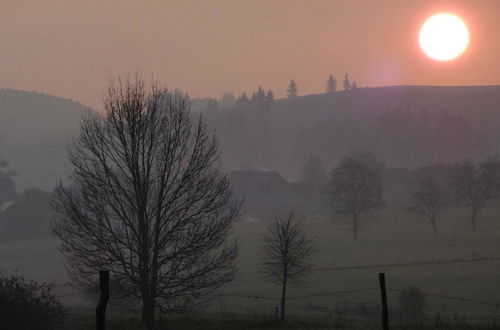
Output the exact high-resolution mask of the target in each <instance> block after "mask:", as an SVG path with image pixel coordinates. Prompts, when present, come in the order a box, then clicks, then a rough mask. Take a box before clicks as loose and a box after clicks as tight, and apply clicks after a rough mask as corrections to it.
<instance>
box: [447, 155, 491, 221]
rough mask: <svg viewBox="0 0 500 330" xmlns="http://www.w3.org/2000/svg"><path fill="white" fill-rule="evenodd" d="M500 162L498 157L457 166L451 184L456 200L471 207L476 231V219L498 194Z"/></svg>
mask: <svg viewBox="0 0 500 330" xmlns="http://www.w3.org/2000/svg"><path fill="white" fill-rule="evenodd" d="M499 178H500V162H499V160H498V159H497V158H491V159H486V160H484V161H483V162H481V163H480V164H479V166H475V165H474V163H473V162H472V161H470V160H466V161H463V162H462V163H459V164H457V165H456V166H455V168H454V171H453V174H452V177H451V184H452V187H453V188H454V189H455V197H456V200H457V201H458V202H459V203H461V204H465V205H467V206H468V207H470V211H471V215H470V221H471V226H472V231H476V220H477V216H478V214H479V212H481V211H482V210H483V209H484V208H485V207H486V206H487V205H488V203H489V202H490V201H491V200H492V199H494V198H496V197H497V196H498V188H499Z"/></svg>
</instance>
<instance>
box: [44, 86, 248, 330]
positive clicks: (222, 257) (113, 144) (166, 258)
mask: <svg viewBox="0 0 500 330" xmlns="http://www.w3.org/2000/svg"><path fill="white" fill-rule="evenodd" d="M105 110H106V112H105V115H104V116H101V115H99V114H96V113H90V114H88V115H87V116H85V117H84V118H83V119H82V123H81V132H80V135H79V136H78V137H77V138H76V139H75V140H74V142H73V143H72V144H71V145H70V146H69V159H70V161H71V163H72V164H73V166H74V173H73V176H72V185H71V186H69V187H64V186H60V187H59V188H58V189H57V190H56V198H55V202H54V205H55V207H56V208H57V210H59V211H60V213H61V214H62V218H61V219H60V220H59V221H58V222H57V223H56V225H55V228H54V229H55V232H56V234H57V235H58V236H59V238H60V239H61V240H62V245H61V250H62V252H63V253H64V254H65V255H66V257H67V260H68V262H69V265H70V275H71V276H72V278H73V279H74V280H75V281H77V282H78V283H79V284H81V285H83V286H84V287H89V286H90V287H91V286H92V285H93V284H94V283H96V275H97V274H98V270H100V269H108V270H109V271H110V278H111V280H112V285H113V287H115V288H117V290H118V291H119V292H118V293H120V294H121V295H122V296H123V297H128V298H130V297H133V298H135V299H138V300H139V301H141V302H142V323H143V325H144V326H145V327H146V328H147V329H152V328H154V325H155V311H156V310H158V309H159V310H161V311H163V312H165V311H169V310H172V309H179V308H182V309H184V308H187V307H189V306H191V305H192V304H195V303H196V302H200V301H203V300H204V299H207V297H210V296H211V295H213V293H214V292H215V290H217V289H218V288H220V287H221V286H222V285H223V284H224V283H226V282H228V281H230V280H231V279H232V278H233V274H234V272H235V258H236V253H237V245H236V242H230V241H229V239H228V235H229V231H230V229H231V226H232V224H233V221H234V219H235V218H236V217H237V216H238V215H239V208H240V205H239V203H235V202H234V199H233V195H232V191H231V189H230V185H229V182H228V179H227V177H226V175H224V174H222V173H221V172H220V171H219V169H218V165H217V163H218V159H219V156H218V151H217V144H216V141H215V139H214V138H211V137H210V136H209V135H208V133H207V129H206V127H205V125H204V123H203V121H202V118H201V117H200V119H199V120H198V121H197V122H196V123H195V124H194V123H193V121H192V119H191V117H190V113H189V103H188V98H187V96H186V95H183V94H179V93H171V92H168V91H166V90H164V89H161V88H159V87H158V86H157V84H155V83H153V85H152V87H151V89H150V90H147V89H146V87H145V85H144V82H143V80H142V79H141V78H139V77H136V78H135V80H131V79H127V80H126V81H125V83H122V82H121V81H120V82H119V84H118V85H117V86H116V85H114V84H111V86H110V87H109V89H108V91H107V95H106V96H105Z"/></svg>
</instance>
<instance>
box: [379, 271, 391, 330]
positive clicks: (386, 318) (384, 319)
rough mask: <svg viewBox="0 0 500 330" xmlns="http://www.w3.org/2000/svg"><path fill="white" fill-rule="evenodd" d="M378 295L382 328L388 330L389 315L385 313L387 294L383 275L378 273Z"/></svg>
mask: <svg viewBox="0 0 500 330" xmlns="http://www.w3.org/2000/svg"><path fill="white" fill-rule="evenodd" d="M378 280H379V283H380V294H381V296H382V328H383V329H384V330H389V313H388V311H387V293H386V290H385V274H384V273H379V274H378Z"/></svg>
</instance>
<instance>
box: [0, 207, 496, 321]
mask: <svg viewBox="0 0 500 330" xmlns="http://www.w3.org/2000/svg"><path fill="white" fill-rule="evenodd" d="M499 211H500V209H499V208H489V209H486V210H485V211H484V212H483V213H482V214H481V216H480V218H479V220H478V229H477V231H476V232H471V230H470V226H469V224H468V222H467V212H466V210H464V209H458V208H457V209H453V210H451V211H450V212H448V213H447V214H446V216H445V217H444V218H443V219H442V221H441V222H440V223H439V225H438V226H439V231H440V233H439V234H437V235H436V234H433V233H432V229H431V226H430V224H428V223H427V222H426V221H425V220H424V219H421V218H419V217H417V216H414V215H409V214H406V213H405V212H404V211H403V210H402V209H401V208H399V207H392V208H388V209H386V210H384V211H382V212H380V213H379V214H378V215H377V216H376V217H374V218H372V219H365V220H364V226H363V229H362V231H361V233H360V235H359V239H358V240H357V241H354V240H353V239H352V234H351V232H350V231H349V230H348V229H349V223H348V222H345V221H343V222H338V223H333V222H332V221H331V220H330V219H329V217H328V216H326V215H325V216H314V217H308V218H305V219H304V221H306V222H307V224H308V227H309V228H310V231H311V234H312V235H313V236H315V237H316V240H317V247H318V251H317V253H316V254H315V256H314V268H315V270H313V271H312V272H311V273H310V276H309V277H308V281H307V282H306V283H305V285H304V286H302V287H298V288H292V289H291V290H290V291H289V296H290V300H289V301H288V313H289V315H290V316H291V317H292V318H293V317H295V318H297V319H298V320H307V322H309V323H307V324H306V325H304V324H302V326H303V328H304V329H306V328H307V329H309V328H311V327H310V324H313V325H311V326H312V328H317V329H320V328H324V329H330V328H329V326H330V325H328V324H331V326H332V327H333V326H334V325H335V324H337V323H338V322H341V323H342V324H350V323H352V322H354V323H353V324H361V326H363V327H364V326H368V325H369V324H371V323H375V324H378V322H379V321H378V319H379V315H380V314H379V309H378V304H379V301H380V293H379V291H378V272H385V273H386V280H387V286H388V288H389V289H390V290H389V292H388V295H389V297H388V299H389V305H390V307H391V310H392V311H393V312H392V314H391V319H393V320H394V322H393V323H394V324H399V323H404V321H403V320H402V319H400V316H399V314H398V309H399V306H398V293H399V292H398V291H397V290H398V289H401V288H404V287H406V286H408V285H416V286H418V287H419V288H420V289H421V290H422V291H423V293H424V294H427V295H432V296H428V297H427V300H426V301H427V306H426V314H427V317H428V320H429V322H430V323H432V322H434V320H435V319H436V318H438V317H439V318H440V320H443V322H448V324H458V323H460V324H482V325H489V324H491V322H492V320H493V318H494V317H495V315H496V306H494V305H491V304H488V303H490V302H491V303H496V302H500V277H499V275H500V260H481V257H489V258H491V257H500V249H499V248H500V239H499V238H500V216H499V215H497V214H500V212H499ZM265 230H266V221H265V220H263V221H261V222H239V223H237V224H236V225H235V227H234V235H235V237H237V239H238V240H239V242H240V246H241V249H240V255H239V272H238V274H237V276H236V278H235V280H234V281H233V282H232V283H230V284H229V285H228V286H227V287H225V288H224V290H223V292H222V296H221V297H219V298H217V299H215V300H214V301H212V302H211V303H210V304H209V305H207V306H205V308H204V309H203V311H202V312H200V314H199V318H203V317H204V316H203V315H206V314H207V315H211V317H210V318H208V320H210V321H205V322H209V323H207V324H212V323H213V324H212V325H209V326H208V325H207V327H201V328H203V329H212V328H214V329H224V327H221V326H220V322H222V321H220V317H222V319H223V320H228V318H229V319H230V320H232V321H231V322H232V323H231V322H230V323H231V324H233V325H231V326H228V327H227V329H254V328H255V329H257V328H265V327H264V325H263V324H256V325H252V324H248V322H250V321H249V320H248V318H255V319H258V320H264V321H262V322H271V323H269V329H278V328H279V326H280V325H277V324H275V323H273V322H272V321H268V320H272V319H273V318H274V313H275V306H276V305H278V303H279V300H278V299H279V292H280V290H279V287H277V286H275V285H273V284H272V283H270V282H269V281H268V280H267V278H266V277H265V276H264V275H263V274H262V273H260V272H259V262H260V258H259V253H260V252H261V250H260V244H261V237H262V235H263V233H264V232H265ZM452 259H464V260H465V261H462V262H453V263H441V264H437V263H434V264H433V263H430V262H432V261H440V260H452ZM417 262H422V263H425V262H427V263H429V264H422V265H413V266H405V265H401V266H376V265H389V264H397V263H417ZM363 266H371V267H368V268H363ZM356 267H357V268H356ZM0 271H2V272H4V273H6V274H9V273H12V272H14V271H17V272H18V273H19V274H21V275H23V276H25V277H26V278H28V279H34V280H38V281H49V282H53V283H55V284H56V287H55V288H54V292H55V294H56V295H58V296H60V297H61V299H62V300H63V302H64V303H65V304H66V305H67V306H70V307H82V308H90V309H92V308H93V307H94V306H95V303H96V301H97V297H91V296H90V297H89V296H84V295H82V294H79V293H78V292H76V291H75V290H74V289H72V288H71V287H70V286H68V284H67V282H68V279H67V276H66V272H65V266H64V259H63V258H62V257H61V256H60V255H59V254H58V251H57V240H56V239H54V238H51V239H39V240H30V241H27V240H4V241H3V242H0ZM346 291H348V292H346ZM436 296H440V297H436ZM443 296H444V297H449V299H447V298H443ZM453 297H455V298H461V299H462V300H460V299H451V298H453ZM481 302H483V304H481ZM116 320H117V321H116V322H121V321H119V320H120V318H118V319H116ZM217 320H219V321H217ZM210 322H211V323H210ZM217 322H219V323H217ZM238 322H243V323H244V324H246V325H241V327H240V325H238V324H239V323H238ZM245 322H246V323H245ZM297 322H299V321H297ZM300 322H302V321H300ZM300 322H299V323H300ZM314 322H319V323H314ZM321 322H326V323H325V324H323V323H321ZM356 322H358V323H356ZM359 322H361V323H359ZM266 324H267V323H266ZM293 324H295V323H293ZM321 324H323V325H321ZM337 325H339V324H337ZM189 326H191V328H192V329H198V328H199V327H198V328H197V327H196V326H197V325H196V323H193V324H192V325H189ZM300 326H301V325H300V324H298V325H297V327H295V325H293V327H292V324H290V325H289V328H294V329H300ZM323 326H324V327H323ZM177 328H179V327H177ZM191 328H189V327H188V328H186V329H191ZM201 328H200V329H201ZM82 329H83V328H82ZM121 329H126V328H121ZM179 329H180V328H179Z"/></svg>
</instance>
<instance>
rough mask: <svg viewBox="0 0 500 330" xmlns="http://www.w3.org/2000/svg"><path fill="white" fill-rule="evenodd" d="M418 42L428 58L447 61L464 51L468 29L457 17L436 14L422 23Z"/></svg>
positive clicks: (467, 40) (467, 38) (467, 39)
mask: <svg viewBox="0 0 500 330" xmlns="http://www.w3.org/2000/svg"><path fill="white" fill-rule="evenodd" d="M419 43H420V47H421V48H422V50H423V51H424V53H425V54H426V55H427V56H429V57H430V58H432V59H434V60H437V61H449V60H452V59H454V58H457V57H458V56H460V55H461V54H462V53H463V52H464V51H465V49H466V48H467V45H468V44H469V31H468V30H467V26H466V25H465V23H464V22H463V21H462V20H461V19H460V18H459V17H457V16H455V15H453V14H448V13H442V14H437V15H434V16H432V17H430V18H429V19H428V20H427V21H426V22H425V23H424V25H422V28H421V29H420V34H419Z"/></svg>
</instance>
